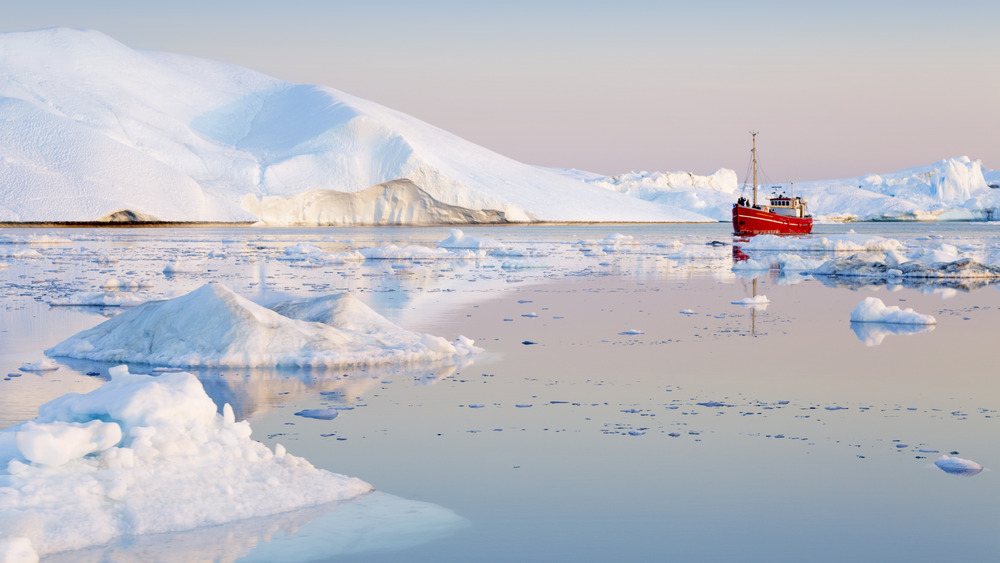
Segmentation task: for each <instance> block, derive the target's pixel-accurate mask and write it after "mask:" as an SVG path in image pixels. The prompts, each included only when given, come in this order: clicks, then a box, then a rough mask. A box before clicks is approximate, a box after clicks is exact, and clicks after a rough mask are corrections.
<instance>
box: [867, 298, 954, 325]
mask: <svg viewBox="0 0 1000 563" xmlns="http://www.w3.org/2000/svg"><path fill="white" fill-rule="evenodd" d="M851 322H852V323H889V324H912V325H932V324H937V320H936V319H935V318H934V317H932V316H930V315H922V314H920V313H917V312H916V311H914V310H913V309H900V308H899V307H897V306H895V305H892V306H888V307H887V306H886V305H885V303H883V302H882V300H881V299H879V298H878V297H866V298H865V300H864V301H862V302H861V303H859V304H858V306H857V307H855V308H854V311H852V312H851Z"/></svg>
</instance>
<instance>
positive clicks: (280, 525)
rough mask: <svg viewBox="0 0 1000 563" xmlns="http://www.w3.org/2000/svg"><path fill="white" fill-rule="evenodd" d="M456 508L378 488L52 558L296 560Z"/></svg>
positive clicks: (424, 533)
mask: <svg viewBox="0 0 1000 563" xmlns="http://www.w3.org/2000/svg"><path fill="white" fill-rule="evenodd" d="M468 525H469V524H468V522H467V521H466V520H465V519H464V518H462V517H461V516H459V515H457V514H455V513H454V512H453V511H451V510H448V509H446V508H442V507H440V506H437V505H434V504H431V503H427V502H419V501H413V500H406V499H403V498H400V497H397V496H393V495H390V494H387V493H383V492H379V491H375V492H373V493H371V494H369V495H367V496H365V497H363V498H361V499H359V500H356V501H353V502H345V503H333V504H324V505H320V506H315V507H311V508H306V509H303V510H297V511H294V512H286V513H283V514H277V515H274V516H270V517H265V518H251V519H248V520H240V521H238V522H231V523H229V524H224V525H221V526H206V527H202V528H196V529H194V530H189V531H186V532H178V533H172V534H151V535H140V536H125V537H121V538H118V539H116V540H114V541H112V542H111V543H110V544H108V545H104V546H100V547H95V548H91V549H84V550H78V551H69V552H63V553H56V554H54V555H51V556H49V557H46V559H45V560H46V561H47V562H52V563H63V562H65V563H70V562H72V563H88V562H95V563H96V562H99V561H160V562H163V563H171V562H177V563H188V562H190V561H233V560H237V559H238V560H240V561H247V562H250V561H261V562H274V561H282V562H288V563H293V562H300V561H315V560H318V559H322V558H330V557H337V556H343V555H356V554H363V553H379V552H391V551H399V550H404V549H407V548H411V547H414V546H418V545H421V544H424V543H427V542H430V541H433V540H437V539H440V538H443V537H447V536H449V535H451V534H453V533H455V531H457V530H460V529H461V528H463V527H466V526H468Z"/></svg>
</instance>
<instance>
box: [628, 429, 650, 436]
mask: <svg viewBox="0 0 1000 563" xmlns="http://www.w3.org/2000/svg"><path fill="white" fill-rule="evenodd" d="M645 434H646V431H645V430H642V429H637V430H629V431H628V435H629V436H644V435H645Z"/></svg>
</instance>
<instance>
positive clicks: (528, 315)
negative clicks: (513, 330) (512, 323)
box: [521, 311, 538, 319]
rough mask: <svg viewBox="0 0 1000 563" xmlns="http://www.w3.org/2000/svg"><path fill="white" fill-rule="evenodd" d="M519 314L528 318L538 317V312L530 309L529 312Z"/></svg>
mask: <svg viewBox="0 0 1000 563" xmlns="http://www.w3.org/2000/svg"><path fill="white" fill-rule="evenodd" d="M521 316H522V317H526V318H529V319H534V318H537V317H538V313H536V312H534V311H532V312H530V313H525V314H523V315H521Z"/></svg>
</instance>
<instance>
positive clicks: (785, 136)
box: [0, 0, 1000, 182]
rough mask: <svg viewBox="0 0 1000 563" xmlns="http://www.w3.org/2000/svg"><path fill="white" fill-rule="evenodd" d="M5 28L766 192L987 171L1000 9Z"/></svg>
mask: <svg viewBox="0 0 1000 563" xmlns="http://www.w3.org/2000/svg"><path fill="white" fill-rule="evenodd" d="M0 13H2V17H0V31H26V30H31V29H38V28H43V27H54V26H65V27H77V28H89V29H95V30H98V31H100V32H102V33H105V34H107V35H109V36H111V37H113V38H115V39H117V40H118V41H121V42H122V43H125V44H126V45H128V46H130V47H132V48H135V49H153V50H164V51H171V52H177V53H184V54H189V55H194V56H198V57H203V58H208V59H215V60H221V61H225V62H229V63H233V64H237V65H240V66H244V67H247V68H251V69H253V70H256V71H260V72H263V73H265V74H269V75H272V76H275V77H278V78H281V79H284V80H288V81H291V82H298V83H310V84H323V85H326V86H331V87H333V88H336V89H338V90H342V91H344V92H347V93H349V94H352V95H355V96H358V97H361V98H366V99H369V100H372V101H375V102H378V103H380V104H383V105H385V106H388V107H391V108H393V109H397V110H399V111H402V112H404V113H408V114H410V115H413V116H415V117H418V118H420V119H422V120H424V121H426V122H428V123H431V124H433V125H435V126H437V127H440V128H442V129H445V130H448V131H451V132H452V133H455V134H457V135H459V136H461V137H464V138H466V139H468V140H470V141H472V142H474V143H477V144H479V145H482V146H484V147H486V148H489V149H491V150H494V151H496V152H498V153H501V154H504V155H506V156H509V157H511V158H513V159H515V160H519V161H522V162H525V163H529V164H536V165H542V166H552V167H559V168H577V169H581V170H589V171H592V172H598V173H601V174H618V173H623V172H629V171H632V170H647V171H686V172H693V173H696V174H709V173H711V172H714V171H715V170H717V169H719V168H731V169H734V170H736V172H737V174H738V175H739V176H740V179H741V180H742V179H743V175H744V172H745V171H746V168H747V163H748V161H749V156H750V152H749V147H750V136H749V133H748V132H749V131H750V130H758V131H760V135H759V136H758V144H759V150H760V152H759V156H760V159H761V161H762V164H763V166H764V170H765V171H766V173H767V176H768V180H769V181H771V182H782V181H806V180H822V179H834V178H846V177H852V176H860V175H862V174H867V173H873V172H874V173H882V172H893V171H896V170H900V169H904V168H910V167H914V166H922V165H927V164H932V163H934V162H937V161H939V160H942V159H944V158H948V157H953V156H962V155H965V156H969V157H971V158H978V159H981V160H982V161H983V165H984V166H985V167H986V168H990V169H1000V31H997V30H998V27H997V25H996V24H997V22H998V21H1000V2H997V1H996V0H976V1H972V0H952V1H950V2H947V3H945V2H940V1H935V2H928V1H925V0H890V1H879V0H868V1H864V0H839V1H838V2H827V3H822V4H818V3H814V2H802V1H792V0H788V1H784V0H779V1H760V2H753V3H750V2H740V1H732V0H686V1H683V2H674V1H663V2H652V1H635V0H617V1H608V2H594V1H589V0H575V1H546V0H528V1H523V0H504V1H502V2H491V3H478V2H475V1H468V0H466V1H449V0H424V1H422V2H413V1H412V0H411V1H382V0H358V1H356V2H337V1H333V2H328V1H320V0H284V1H283V2H272V1H255V0H222V1H212V0H172V1H170V2H155V3H154V2H136V1H135V0H90V1H88V2H79V1H78V0H65V1H59V0H33V1H32V2H27V1H25V2H17V3H16V4H14V3H9V2H5V3H4V6H3V10H2V12H0Z"/></svg>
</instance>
